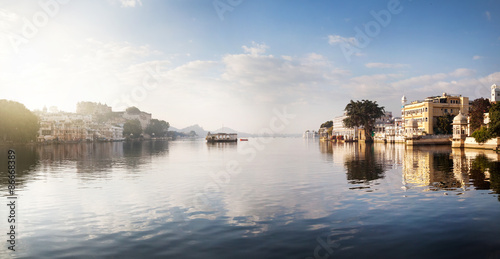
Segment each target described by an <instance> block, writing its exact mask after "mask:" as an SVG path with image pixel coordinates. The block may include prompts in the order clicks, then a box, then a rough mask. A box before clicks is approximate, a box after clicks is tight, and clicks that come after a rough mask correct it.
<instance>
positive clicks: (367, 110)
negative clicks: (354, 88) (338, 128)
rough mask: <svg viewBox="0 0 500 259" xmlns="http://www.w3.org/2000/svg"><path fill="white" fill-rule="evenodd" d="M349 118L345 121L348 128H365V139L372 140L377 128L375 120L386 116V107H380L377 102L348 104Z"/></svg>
mask: <svg viewBox="0 0 500 259" xmlns="http://www.w3.org/2000/svg"><path fill="white" fill-rule="evenodd" d="M344 111H346V115H347V118H345V119H344V120H343V122H344V126H345V127H347V128H354V127H363V128H364V130H365V139H366V140H367V141H371V140H372V135H371V133H372V131H373V128H374V126H375V120H376V119H378V118H380V117H382V116H383V115H384V112H385V110H384V107H383V106H378V104H377V102H376V101H370V100H361V101H353V100H351V102H350V103H348V104H347V106H346V107H345V109H344Z"/></svg>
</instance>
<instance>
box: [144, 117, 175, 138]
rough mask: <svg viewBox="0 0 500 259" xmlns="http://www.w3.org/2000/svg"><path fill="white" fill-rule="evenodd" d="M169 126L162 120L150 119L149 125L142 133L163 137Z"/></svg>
mask: <svg viewBox="0 0 500 259" xmlns="http://www.w3.org/2000/svg"><path fill="white" fill-rule="evenodd" d="M169 127H170V125H169V123H168V122H166V121H164V120H157V119H152V120H151V122H150V123H149V125H148V126H147V127H146V129H145V130H144V133H146V134H149V135H151V136H153V134H154V136H155V137H164V136H166V133H167V131H168V128H169Z"/></svg>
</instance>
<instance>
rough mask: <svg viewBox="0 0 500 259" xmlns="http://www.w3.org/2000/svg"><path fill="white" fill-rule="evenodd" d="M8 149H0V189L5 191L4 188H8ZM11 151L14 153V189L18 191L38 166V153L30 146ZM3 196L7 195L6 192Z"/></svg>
mask: <svg viewBox="0 0 500 259" xmlns="http://www.w3.org/2000/svg"><path fill="white" fill-rule="evenodd" d="M9 148H10V147H6V146H1V147H0V156H1V157H0V174H1V175H0V187H1V189H2V190H7V187H6V186H8V174H7V166H8V165H7V164H8V163H7V161H8V159H7V152H8V150H9ZM12 149H14V151H15V152H16V188H17V189H19V188H20V187H21V186H23V185H24V184H25V183H26V181H27V180H29V178H30V174H31V172H32V171H34V170H35V169H36V167H37V166H38V153H37V152H36V148H35V146H31V145H19V146H14V147H12ZM4 194H7V191H5V192H4ZM2 195H3V194H2Z"/></svg>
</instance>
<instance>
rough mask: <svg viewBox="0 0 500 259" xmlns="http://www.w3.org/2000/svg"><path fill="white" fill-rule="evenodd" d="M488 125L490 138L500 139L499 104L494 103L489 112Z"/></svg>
mask: <svg viewBox="0 0 500 259" xmlns="http://www.w3.org/2000/svg"><path fill="white" fill-rule="evenodd" d="M489 113H490V114H489V116H490V123H489V124H488V131H489V133H490V136H491V137H492V138H495V137H500V103H494V104H492V105H491V107H490V110H489Z"/></svg>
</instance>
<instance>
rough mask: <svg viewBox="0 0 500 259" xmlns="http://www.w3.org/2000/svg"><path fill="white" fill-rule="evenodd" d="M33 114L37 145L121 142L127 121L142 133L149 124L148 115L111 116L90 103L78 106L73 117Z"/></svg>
mask: <svg viewBox="0 0 500 259" xmlns="http://www.w3.org/2000/svg"><path fill="white" fill-rule="evenodd" d="M34 113H35V114H36V115H37V116H38V117H39V122H40V129H39V131H38V138H37V141H38V142H65V143H68V142H82V141H122V140H124V139H125V138H124V136H123V125H124V124H125V122H126V121H127V120H134V119H137V120H139V122H140V123H141V127H142V129H143V130H144V129H145V128H146V127H147V126H148V125H149V123H150V122H151V113H147V112H142V111H139V112H128V111H120V112H113V111H112V109H111V107H109V106H107V105H105V104H100V103H93V102H79V103H78V104H77V106H76V113H70V112H60V111H57V110H56V109H52V110H51V111H47V108H44V109H43V110H42V111H35V112H34Z"/></svg>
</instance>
